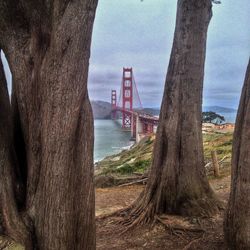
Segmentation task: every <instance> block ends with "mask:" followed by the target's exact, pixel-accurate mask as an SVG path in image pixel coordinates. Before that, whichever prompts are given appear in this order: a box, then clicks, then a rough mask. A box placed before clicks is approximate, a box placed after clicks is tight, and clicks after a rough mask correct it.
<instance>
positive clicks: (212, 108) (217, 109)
mask: <svg viewBox="0 0 250 250" xmlns="http://www.w3.org/2000/svg"><path fill="white" fill-rule="evenodd" d="M203 111H206V112H208V111H213V112H215V113H234V112H236V111H237V110H235V109H232V108H225V107H220V106H204V107H203Z"/></svg>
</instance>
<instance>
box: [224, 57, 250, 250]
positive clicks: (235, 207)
mask: <svg viewBox="0 0 250 250" xmlns="http://www.w3.org/2000/svg"><path fill="white" fill-rule="evenodd" d="M249 93H250V61H249V63H248V67H247V72H246V77H245V82H244V86H243V90H242V94H241V100H240V105H239V110H238V115H237V120H236V126H235V131H234V140H233V157H232V177H231V180H232V181H231V193H230V198H229V204H228V208H227V212H226V218H225V223H224V231H225V238H226V241H227V243H228V247H229V249H235V250H238V249H240V250H248V249H250V129H249V128H250V96H249Z"/></svg>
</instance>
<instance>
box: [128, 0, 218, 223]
mask: <svg viewBox="0 0 250 250" xmlns="http://www.w3.org/2000/svg"><path fill="white" fill-rule="evenodd" d="M211 8H212V6H211V1H210V0H201V1H196V0H179V1H178V6H177V20H176V28H175V34H174V42H173V48H172V53H171V57H170V62H169V68H168V72H167V77H166V84H165V90H164V96H163V102H162V106H161V112H160V123H159V126H158V130H157V135H156V141H155V146H154V152H153V162H152V166H151V170H150V175H149V181H148V183H147V186H146V189H145V191H144V192H143V193H142V194H141V196H140V197H139V199H138V200H137V201H136V202H135V203H134V204H133V205H132V208H129V209H128V210H129V216H128V220H130V221H132V225H136V224H138V223H145V222H148V221H151V220H153V219H154V215H155V214H161V213H175V214H181V215H190V216H193V215H195V216H196V215H211V214H213V213H215V212H216V211H217V209H218V202H217V200H216V198H215V195H214V192H213V191H212V190H211V188H210V186H209V183H208V181H207V178H206V174H205V169H204V157H203V144H202V88H203V77H204V62H205V51H206V38H207V28H208V24H209V21H210V18H211V16H212V11H211ZM126 212H128V211H126ZM125 221H126V220H125ZM125 223H129V222H127V221H126V222H125ZM132 225H131V226H132Z"/></svg>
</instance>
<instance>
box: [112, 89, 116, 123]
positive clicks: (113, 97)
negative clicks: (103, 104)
mask: <svg viewBox="0 0 250 250" xmlns="http://www.w3.org/2000/svg"><path fill="white" fill-rule="evenodd" d="M116 106H117V96H116V90H111V110H114V111H113V112H112V113H111V118H112V119H113V120H115V119H116V111H115V109H116Z"/></svg>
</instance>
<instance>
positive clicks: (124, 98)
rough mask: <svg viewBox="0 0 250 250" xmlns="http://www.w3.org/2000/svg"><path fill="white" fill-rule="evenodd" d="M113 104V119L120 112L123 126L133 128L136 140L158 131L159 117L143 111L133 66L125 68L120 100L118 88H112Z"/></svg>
mask: <svg viewBox="0 0 250 250" xmlns="http://www.w3.org/2000/svg"><path fill="white" fill-rule="evenodd" d="M136 98H137V99H136ZM136 100H137V101H139V106H138V107H135V103H136ZM111 106H112V111H111V117H112V119H113V120H115V119H117V113H118V112H120V113H121V114H122V128H123V129H126V130H131V137H132V139H134V140H135V141H136V142H139V141H140V139H141V138H142V137H144V136H146V135H149V134H153V133H155V132H156V128H157V126H158V123H159V118H158V117H156V116H153V115H151V114H148V113H146V112H144V111H143V108H142V104H141V100H140V96H139V93H138V90H137V87H136V83H135V80H134V76H133V69H132V68H123V76H122V84H121V91H120V96H119V100H118V101H117V92H116V90H111Z"/></svg>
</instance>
